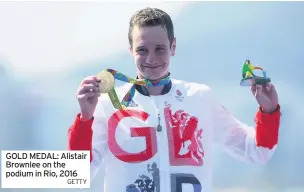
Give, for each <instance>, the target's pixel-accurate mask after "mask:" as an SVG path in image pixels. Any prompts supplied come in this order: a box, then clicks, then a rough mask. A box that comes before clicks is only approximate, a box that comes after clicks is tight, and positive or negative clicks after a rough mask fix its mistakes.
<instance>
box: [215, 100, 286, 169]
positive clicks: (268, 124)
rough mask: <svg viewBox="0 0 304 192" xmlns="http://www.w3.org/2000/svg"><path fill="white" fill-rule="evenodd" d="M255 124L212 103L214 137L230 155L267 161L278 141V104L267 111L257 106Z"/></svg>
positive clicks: (253, 160) (259, 161) (261, 161)
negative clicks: (250, 124) (248, 122)
mask: <svg viewBox="0 0 304 192" xmlns="http://www.w3.org/2000/svg"><path fill="white" fill-rule="evenodd" d="M254 122H255V127H251V126H249V125H247V124H244V123H242V122H240V121H239V120H238V119H236V118H235V117H234V116H233V115H232V114H231V113H230V112H229V111H228V110H227V109H225V108H224V107H223V106H222V105H221V104H220V103H219V102H217V101H215V103H214V139H215V141H216V142H218V143H220V144H221V145H222V146H223V147H224V149H225V150H226V151H227V152H228V153H230V154H231V155H233V156H234V157H236V158H238V159H240V160H244V161H246V162H251V163H261V164H264V163H267V162H268V160H269V159H270V158H271V157H272V154H273V152H274V151H275V148H276V145H277V143H278V132H279V125H280V107H279V106H278V108H277V110H276V111H275V112H273V113H271V114H267V113H264V112H262V111H261V109H260V108H259V109H258V111H257V113H256V115H255V118H254Z"/></svg>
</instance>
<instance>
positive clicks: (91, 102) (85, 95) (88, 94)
mask: <svg viewBox="0 0 304 192" xmlns="http://www.w3.org/2000/svg"><path fill="white" fill-rule="evenodd" d="M99 81H100V80H99V79H97V78H96V77H95V76H89V77H86V78H85V79H83V80H82V82H81V84H80V86H79V88H78V90H77V95H76V97H77V99H78V102H79V105H80V112H81V118H84V119H92V117H93V114H94V111H95V108H96V105H97V102H98V97H99V95H100V93H99Z"/></svg>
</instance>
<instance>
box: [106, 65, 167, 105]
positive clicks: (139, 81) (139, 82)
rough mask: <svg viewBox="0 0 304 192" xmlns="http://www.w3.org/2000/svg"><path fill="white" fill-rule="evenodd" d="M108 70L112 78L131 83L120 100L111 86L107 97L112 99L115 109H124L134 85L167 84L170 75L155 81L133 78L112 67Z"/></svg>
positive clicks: (129, 99) (133, 91)
mask: <svg viewBox="0 0 304 192" xmlns="http://www.w3.org/2000/svg"><path fill="white" fill-rule="evenodd" d="M107 71H108V72H110V73H111V74H112V75H113V76H114V79H117V80H120V81H124V82H126V83H132V84H133V85H132V87H131V88H130V90H129V91H128V92H127V94H126V95H125V96H124V98H123V99H122V101H121V102H119V99H118V97H117V94H116V91H115V88H112V89H111V90H110V92H109V93H108V94H109V97H110V99H111V101H112V104H113V106H114V107H115V108H116V109H122V108H123V109H125V108H127V107H128V106H129V104H130V102H131V101H132V99H133V97H134V95H135V85H140V86H147V87H156V86H163V85H166V84H168V83H169V82H170V81H171V78H170V75H169V76H167V77H165V78H163V79H160V80H158V81H156V82H151V81H150V80H147V79H134V78H130V77H128V76H126V75H124V74H122V73H120V72H118V71H115V70H113V69H107Z"/></svg>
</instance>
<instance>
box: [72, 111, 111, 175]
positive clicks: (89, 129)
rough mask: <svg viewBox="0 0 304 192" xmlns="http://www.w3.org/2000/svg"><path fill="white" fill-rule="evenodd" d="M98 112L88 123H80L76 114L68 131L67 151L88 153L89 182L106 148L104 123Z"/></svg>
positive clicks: (98, 166)
mask: <svg viewBox="0 0 304 192" xmlns="http://www.w3.org/2000/svg"><path fill="white" fill-rule="evenodd" d="M96 110H97V111H99V112H100V111H101V110H100V109H96ZM96 110H95V111H96ZM99 112H97V113H95V114H94V118H93V119H92V120H89V121H81V120H80V114H77V116H76V119H75V121H74V123H73V124H72V126H71V127H70V128H69V131H68V150H89V151H90V161H91V170H90V172H91V181H92V180H93V179H94V177H95V176H96V174H97V173H98V171H99V170H100V167H101V165H102V163H103V160H104V156H105V153H106V150H107V146H108V145H107V144H108V142H107V128H106V123H105V121H104V120H103V118H102V116H101V115H100V113H99ZM102 171H104V170H102Z"/></svg>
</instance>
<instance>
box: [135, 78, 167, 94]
mask: <svg viewBox="0 0 304 192" xmlns="http://www.w3.org/2000/svg"><path fill="white" fill-rule="evenodd" d="M168 75H169V73H168V74H167V75H164V76H163V77H162V78H165V77H167V76H168ZM138 78H139V79H144V77H143V76H142V75H141V74H138ZM162 78H161V79H162ZM150 81H151V82H152V83H154V82H157V81H158V80H150ZM146 89H147V91H148V92H149V94H150V95H155V96H156V95H162V92H163V89H164V86H163V85H162V86H157V87H146Z"/></svg>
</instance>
